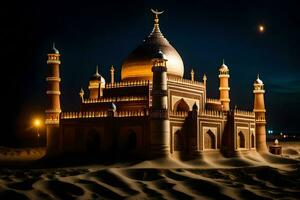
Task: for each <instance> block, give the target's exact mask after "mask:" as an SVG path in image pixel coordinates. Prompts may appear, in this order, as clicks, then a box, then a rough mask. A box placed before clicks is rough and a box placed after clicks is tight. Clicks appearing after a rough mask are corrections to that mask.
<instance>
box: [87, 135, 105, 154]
mask: <svg viewBox="0 0 300 200" xmlns="http://www.w3.org/2000/svg"><path fill="white" fill-rule="evenodd" d="M100 145H101V138H100V133H99V132H98V131H97V130H95V129H91V130H89V132H88V133H87V138H86V148H87V152H88V153H89V154H91V155H93V154H96V153H98V152H99V151H100Z"/></svg>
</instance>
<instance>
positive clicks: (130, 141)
mask: <svg viewBox="0 0 300 200" xmlns="http://www.w3.org/2000/svg"><path fill="white" fill-rule="evenodd" d="M126 146H127V148H128V150H129V151H133V150H135V149H136V147H137V136H136V133H135V132H134V131H133V130H131V131H130V132H129V134H128V138H127V144H126Z"/></svg>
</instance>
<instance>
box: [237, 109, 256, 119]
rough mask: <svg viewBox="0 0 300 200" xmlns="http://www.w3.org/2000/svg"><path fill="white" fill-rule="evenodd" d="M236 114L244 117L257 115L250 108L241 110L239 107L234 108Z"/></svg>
mask: <svg viewBox="0 0 300 200" xmlns="http://www.w3.org/2000/svg"><path fill="white" fill-rule="evenodd" d="M234 116H242V117H251V118H254V117H255V113H254V112H252V111H248V110H239V109H234Z"/></svg>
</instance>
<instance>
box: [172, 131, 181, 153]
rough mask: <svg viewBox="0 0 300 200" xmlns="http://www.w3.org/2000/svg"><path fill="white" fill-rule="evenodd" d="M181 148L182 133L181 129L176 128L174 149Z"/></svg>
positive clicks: (179, 149) (178, 149)
mask: <svg viewBox="0 0 300 200" xmlns="http://www.w3.org/2000/svg"><path fill="white" fill-rule="evenodd" d="M182 150H183V135H182V132H181V130H177V131H176V132H175V133H174V151H182Z"/></svg>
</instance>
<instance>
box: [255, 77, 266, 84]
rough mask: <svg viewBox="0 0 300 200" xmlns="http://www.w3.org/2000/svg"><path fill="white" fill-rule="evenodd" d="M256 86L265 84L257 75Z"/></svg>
mask: <svg viewBox="0 0 300 200" xmlns="http://www.w3.org/2000/svg"><path fill="white" fill-rule="evenodd" d="M254 84H260V85H263V84H264V82H262V80H260V78H259V75H257V79H256V80H255V81H254Z"/></svg>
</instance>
